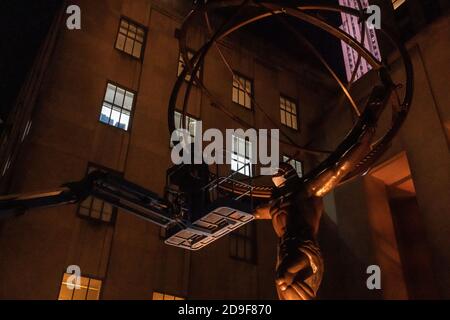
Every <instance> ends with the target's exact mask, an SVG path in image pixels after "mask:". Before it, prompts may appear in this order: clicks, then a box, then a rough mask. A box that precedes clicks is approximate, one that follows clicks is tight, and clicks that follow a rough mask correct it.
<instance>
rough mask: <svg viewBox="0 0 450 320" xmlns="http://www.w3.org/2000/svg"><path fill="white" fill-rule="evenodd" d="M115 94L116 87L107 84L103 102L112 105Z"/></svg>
mask: <svg viewBox="0 0 450 320" xmlns="http://www.w3.org/2000/svg"><path fill="white" fill-rule="evenodd" d="M115 92H116V86H115V85H113V84H111V83H108V86H107V88H106V94H105V101H108V102H110V103H113V102H114V94H115Z"/></svg>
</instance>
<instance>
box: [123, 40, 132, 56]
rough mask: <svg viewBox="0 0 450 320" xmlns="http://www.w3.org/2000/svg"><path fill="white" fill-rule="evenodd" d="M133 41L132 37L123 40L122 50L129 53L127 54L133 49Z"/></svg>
mask: <svg viewBox="0 0 450 320" xmlns="http://www.w3.org/2000/svg"><path fill="white" fill-rule="evenodd" d="M133 43H134V40H133V39H130V38H127V40H126V41H125V49H124V51H125V52H126V53H129V54H131V53H132V51H133Z"/></svg>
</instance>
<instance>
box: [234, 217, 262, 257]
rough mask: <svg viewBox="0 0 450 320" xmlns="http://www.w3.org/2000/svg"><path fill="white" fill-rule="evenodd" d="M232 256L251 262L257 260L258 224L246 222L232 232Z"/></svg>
mask: <svg viewBox="0 0 450 320" xmlns="http://www.w3.org/2000/svg"><path fill="white" fill-rule="evenodd" d="M230 257H231V258H233V259H237V260H242V261H246V262H250V263H255V262H256V225H255V224H254V223H250V224H246V225H245V226H243V227H241V228H239V229H238V230H236V231H234V232H232V233H230Z"/></svg>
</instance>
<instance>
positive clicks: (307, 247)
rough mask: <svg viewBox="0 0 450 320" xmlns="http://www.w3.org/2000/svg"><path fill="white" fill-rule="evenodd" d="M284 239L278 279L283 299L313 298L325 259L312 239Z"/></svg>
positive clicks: (276, 282)
mask: <svg viewBox="0 0 450 320" xmlns="http://www.w3.org/2000/svg"><path fill="white" fill-rule="evenodd" d="M295 242H296V241H295V240H294V241H290V240H287V241H283V243H282V244H281V246H280V250H279V257H278V264H277V271H276V280H275V284H276V287H277V291H278V295H279V297H280V299H282V300H311V299H314V298H315V297H316V294H317V290H318V289H319V286H320V283H321V281H322V276H323V260H322V257H321V255H320V251H319V249H318V247H317V246H316V244H315V243H313V242H312V241H305V242H302V243H300V244H299V243H298V242H297V243H295Z"/></svg>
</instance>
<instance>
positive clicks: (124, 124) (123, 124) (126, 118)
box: [117, 111, 130, 130]
mask: <svg viewBox="0 0 450 320" xmlns="http://www.w3.org/2000/svg"><path fill="white" fill-rule="evenodd" d="M129 123H130V114H129V113H128V112H127V111H123V112H122V115H121V117H120V123H119V124H118V125H117V126H118V127H119V128H121V129H123V130H128V125H129Z"/></svg>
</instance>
